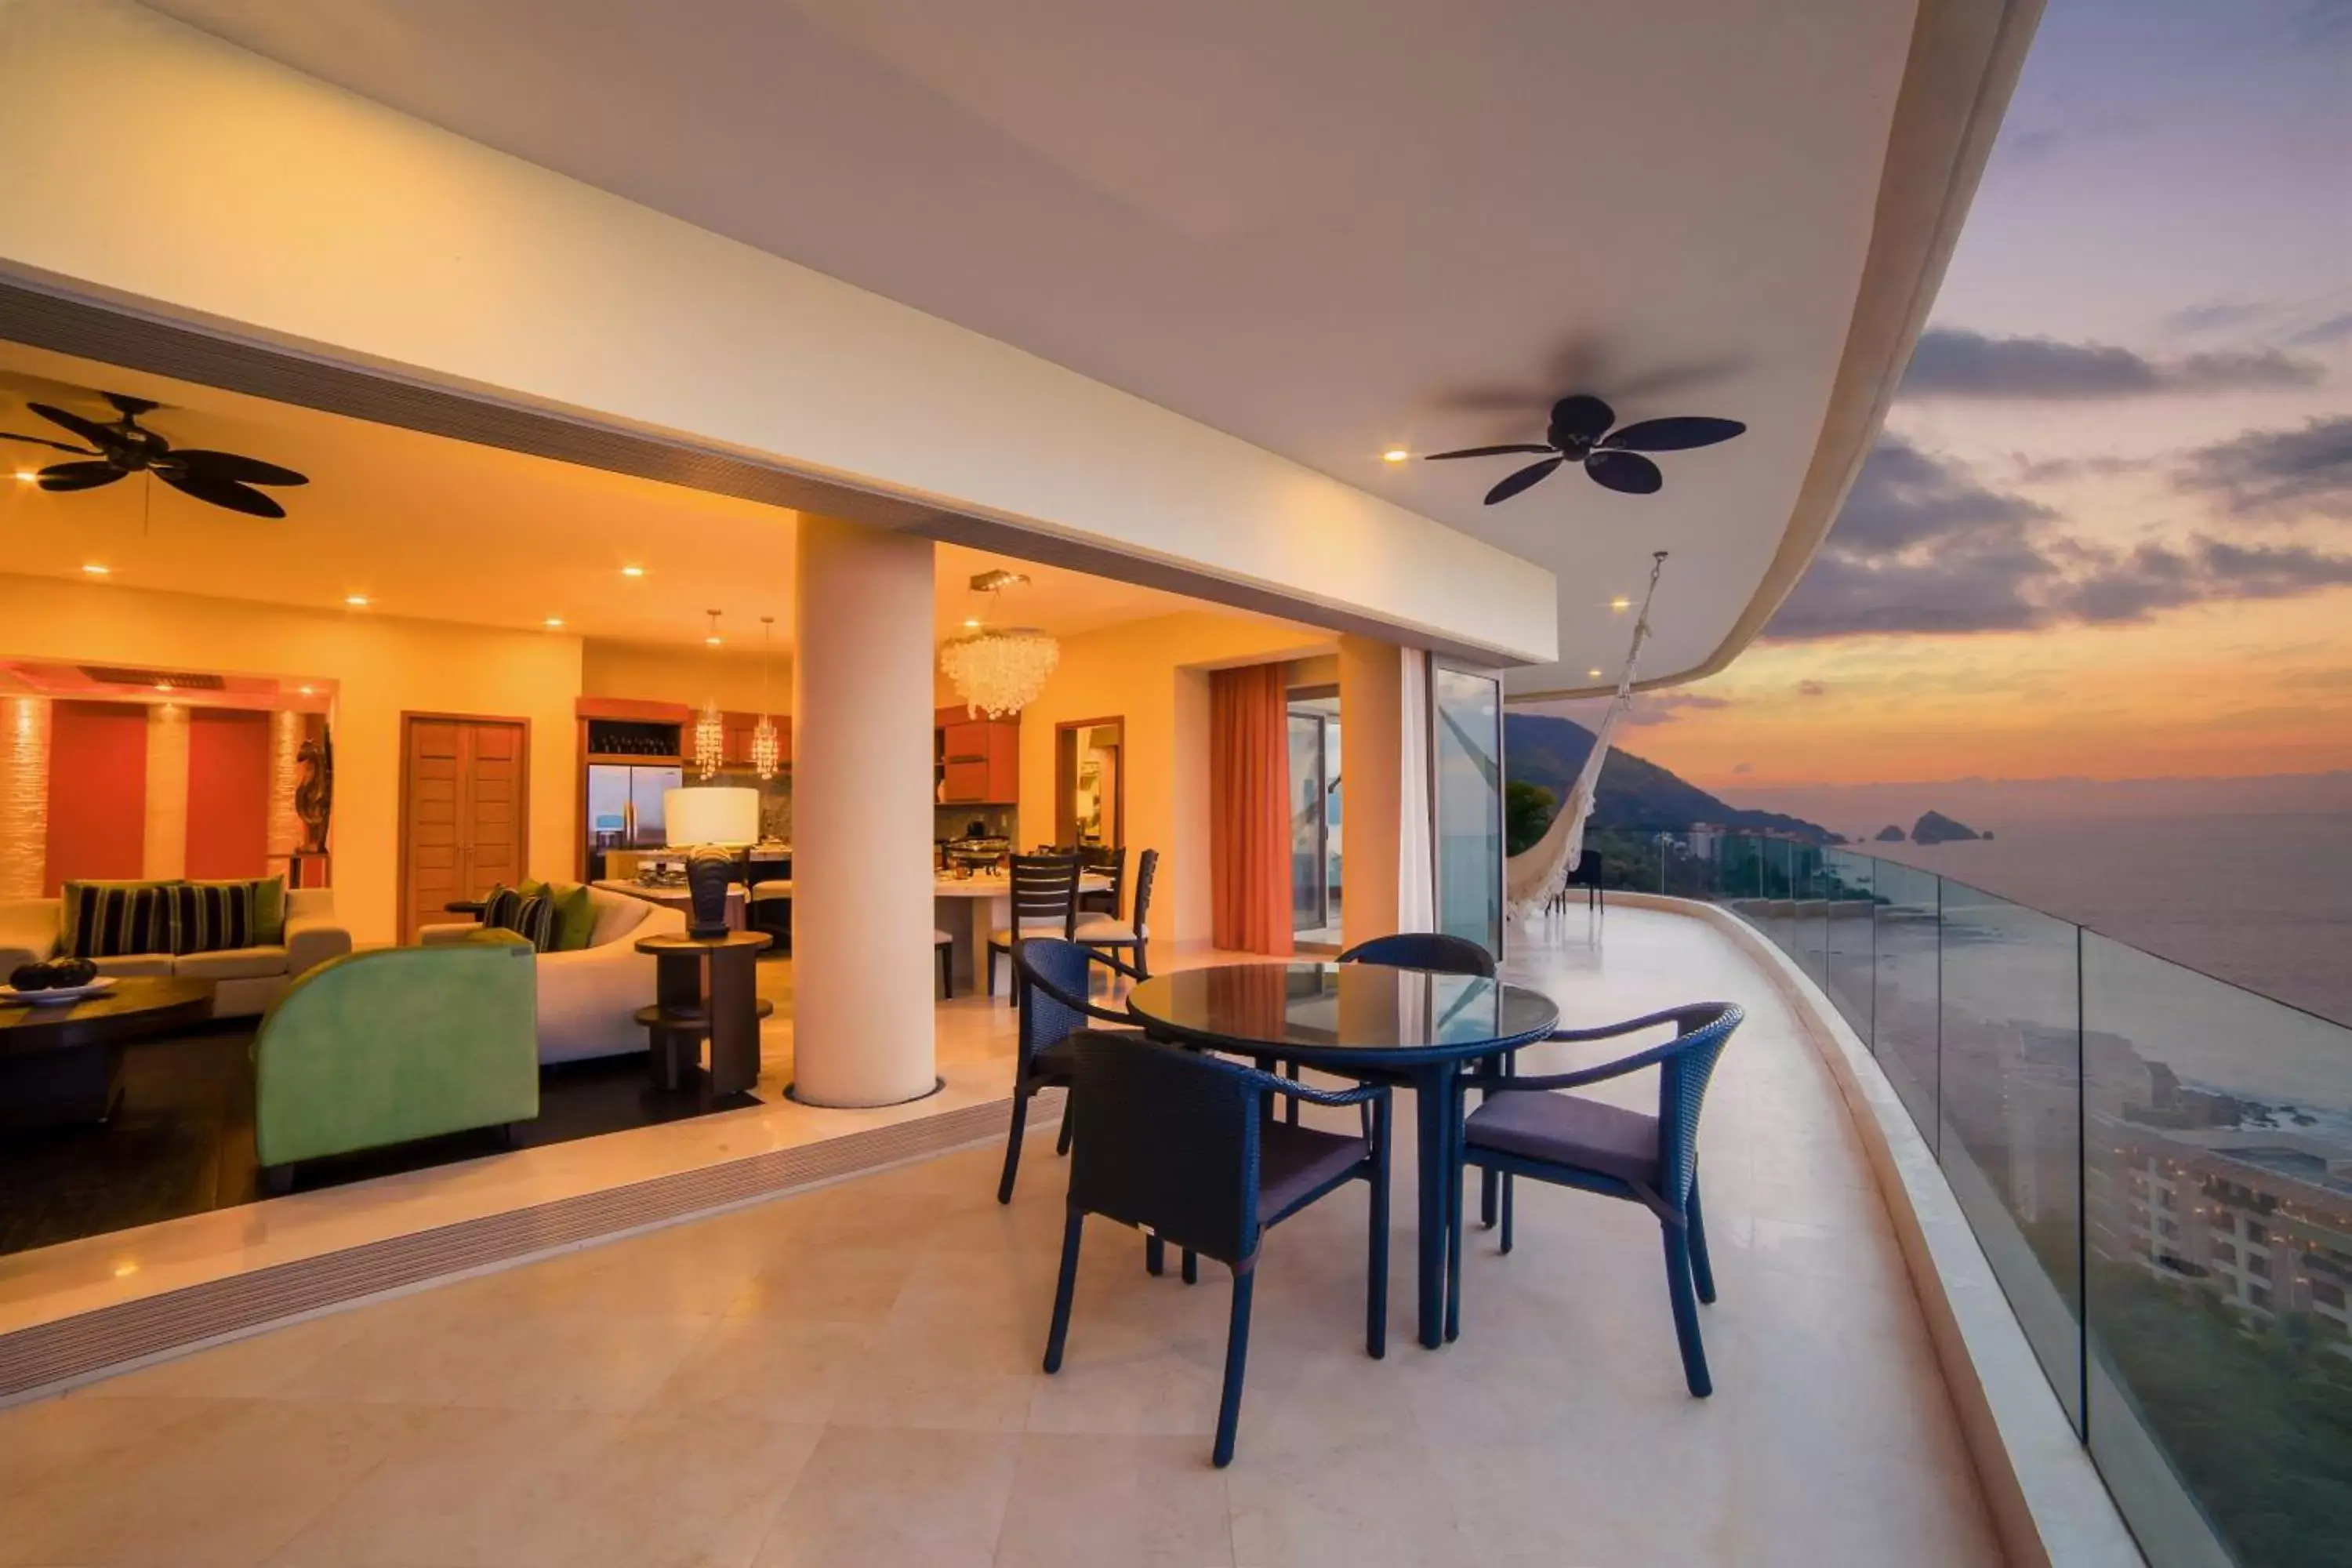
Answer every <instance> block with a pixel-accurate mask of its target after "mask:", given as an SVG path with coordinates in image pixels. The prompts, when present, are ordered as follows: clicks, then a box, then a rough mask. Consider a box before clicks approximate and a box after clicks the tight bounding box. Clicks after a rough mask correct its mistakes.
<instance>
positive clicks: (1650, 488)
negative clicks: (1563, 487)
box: [1584, 451, 1666, 496]
mask: <svg viewBox="0 0 2352 1568" xmlns="http://www.w3.org/2000/svg"><path fill="white" fill-rule="evenodd" d="M1584 471H1585V472H1586V473H1588V474H1591V476H1592V479H1593V482H1594V483H1596V484H1602V485H1606V486H1608V487H1609V488H1610V489H1612V490H1622V491H1624V492H1625V493H1626V494H1627V495H1629V496H1654V495H1656V494H1657V493H1658V488H1659V487H1660V486H1661V485H1664V483H1665V482H1666V476H1665V475H1664V474H1662V473H1660V472H1658V465H1657V464H1655V463H1654V462H1652V461H1650V459H1649V458H1639V457H1635V456H1634V455H1633V453H1631V452H1615V451H1611V452H1595V453H1593V454H1592V456H1591V457H1590V458H1585V459H1584Z"/></svg>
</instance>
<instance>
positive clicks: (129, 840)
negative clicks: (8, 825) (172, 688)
mask: <svg viewBox="0 0 2352 1568" xmlns="http://www.w3.org/2000/svg"><path fill="white" fill-rule="evenodd" d="M146 852H147V710H146V709H145V708H144V707H143V706H142V705H140V704H138V703H130V702H70V701H63V700H60V701H58V702H53V703H51V704H50V706H49V841H48V865H47V868H46V870H45V871H44V872H43V873H42V878H41V890H42V891H43V892H44V893H45V894H47V895H50V896H52V897H54V896H55V895H56V893H57V891H58V888H59V887H61V886H62V885H63V884H65V883H66V882H68V881H72V880H75V879H80V878H92V877H102V878H125V877H136V876H138V875H139V874H140V872H141V870H142V863H143V862H144V860H145V858H146Z"/></svg>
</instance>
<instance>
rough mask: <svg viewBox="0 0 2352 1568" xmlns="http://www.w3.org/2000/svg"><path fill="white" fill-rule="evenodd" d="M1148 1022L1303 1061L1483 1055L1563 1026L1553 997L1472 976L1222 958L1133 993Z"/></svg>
mask: <svg viewBox="0 0 2352 1568" xmlns="http://www.w3.org/2000/svg"><path fill="white" fill-rule="evenodd" d="M1127 1003H1128V1006H1129V1009H1130V1010H1131V1011H1133V1012H1134V1013H1135V1014H1136V1015H1138V1016H1139V1017H1141V1018H1142V1019H1144V1020H1145V1021H1146V1022H1147V1023H1149V1024H1155V1025H1158V1026H1161V1027H1162V1028H1164V1029H1166V1030H1168V1031H1171V1032H1172V1033H1175V1034H1177V1035H1181V1036H1182V1037H1185V1038H1186V1039H1189V1040H1192V1041H1194V1042H1196V1043H1198V1044H1202V1045H1207V1046H1212V1047H1223V1048H1229V1049H1233V1050H1236V1051H1244V1052H1247V1051H1254V1050H1265V1051H1266V1052H1268V1053H1269V1054H1272V1053H1279V1054H1281V1055H1283V1056H1286V1057H1292V1058H1297V1059H1299V1060H1302V1061H1339V1060H1341V1059H1344V1058H1351V1057H1352V1058H1377V1059H1382V1060H1388V1061H1396V1062H1402V1061H1406V1060H1417V1061H1433V1060H1438V1059H1443V1058H1467V1057H1476V1056H1484V1055H1486V1054H1489V1053H1491V1052H1493V1051H1495V1050H1496V1049H1497V1048H1507V1047H1512V1046H1517V1045H1523V1044H1525V1043H1527V1042H1528V1041H1529V1040H1536V1039H1541V1038H1542V1037H1545V1036H1546V1035H1549V1034H1550V1033H1551V1032H1552V1030H1553V1029H1554V1028H1556V1027H1558V1026H1559V1008H1558V1007H1557V1006H1555V1005H1553V1004H1552V1001H1551V998H1549V997H1548V996H1546V995H1544V994H1542V993H1541V992H1538V991H1530V990H1528V989H1527V988H1526V987H1525V986H1520V985H1508V984H1502V983H1501V982H1498V981H1494V980H1483V979H1480V978H1478V977H1477V976H1475V975H1467V974H1439V973H1433V972H1432V971H1430V970H1425V969H1392V968H1391V967H1389V966H1388V965H1386V964H1381V963H1225V964H1216V965H1213V966H1211V967H1208V968H1203V969H1184V970H1179V971H1177V972H1176V973H1171V974H1158V975H1154V976H1153V977H1152V978H1150V980H1147V981H1144V982H1142V983H1141V984H1139V985H1137V986H1136V987H1135V989H1134V990H1132V991H1130V992H1129V993H1128V998H1127Z"/></svg>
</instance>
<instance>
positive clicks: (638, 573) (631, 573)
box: [621, 566, 646, 577]
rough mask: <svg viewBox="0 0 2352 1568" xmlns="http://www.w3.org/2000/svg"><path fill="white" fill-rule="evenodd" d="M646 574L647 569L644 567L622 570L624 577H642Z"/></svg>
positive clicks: (630, 567)
mask: <svg viewBox="0 0 2352 1568" xmlns="http://www.w3.org/2000/svg"><path fill="white" fill-rule="evenodd" d="M645 574H646V569H645V568H644V567H642V566H624V567H622V568H621V575H622V576H624V577H642V576H644V575H645Z"/></svg>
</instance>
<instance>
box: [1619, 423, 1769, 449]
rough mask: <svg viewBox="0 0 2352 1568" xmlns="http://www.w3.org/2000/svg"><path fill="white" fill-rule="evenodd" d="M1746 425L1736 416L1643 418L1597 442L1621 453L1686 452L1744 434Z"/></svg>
mask: <svg viewBox="0 0 2352 1568" xmlns="http://www.w3.org/2000/svg"><path fill="white" fill-rule="evenodd" d="M1747 429H1748V426H1745V425H1742V424H1741V423H1740V422H1739V421H1738V420H1737V419H1698V418H1689V419H1644V420H1643V421H1642V422H1641V423H1640V424H1638V425H1628V426H1625V428H1623V429H1622V430H1620V431H1617V432H1616V433H1615V434H1613V435H1612V436H1610V437H1608V438H1607V439H1605V440H1603V441H1602V442H1601V445H1602V446H1603V447H1612V448H1614V449H1616V450H1618V451H1622V452H1687V451H1689V450H1690V449H1691V448H1692V447H1712V446H1714V445H1715V444H1716V443H1717V441H1728V440H1730V439H1731V438H1732V437H1734V436H1738V435H1744V434H1745V433H1746V432H1747Z"/></svg>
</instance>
